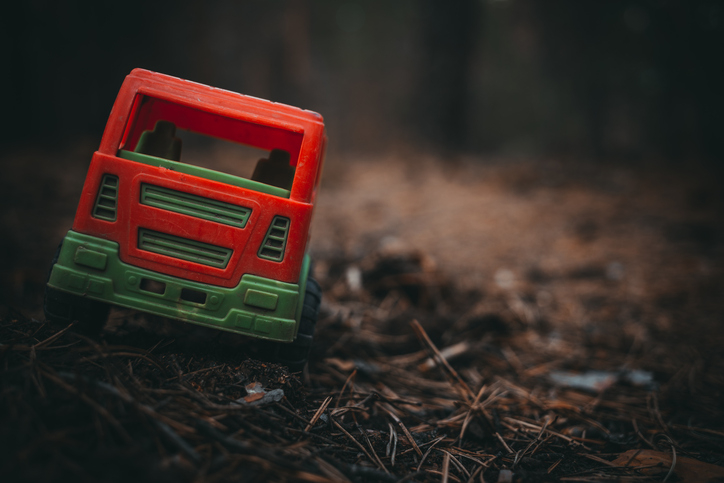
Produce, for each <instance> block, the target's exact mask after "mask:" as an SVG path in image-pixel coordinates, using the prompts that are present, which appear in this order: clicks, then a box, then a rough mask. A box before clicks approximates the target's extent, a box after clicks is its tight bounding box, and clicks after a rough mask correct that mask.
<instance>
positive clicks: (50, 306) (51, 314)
mask: <svg viewBox="0 0 724 483" xmlns="http://www.w3.org/2000/svg"><path fill="white" fill-rule="evenodd" d="M62 246H63V244H62V243H61V244H60V245H59V246H58V250H57V251H56V252H55V256H54V257H53V261H52V262H50V270H49V271H48V280H47V281H46V285H45V297H44V298H43V312H44V313H45V320H47V321H48V322H50V323H53V324H58V325H68V324H70V323H71V322H76V325H75V327H76V328H77V329H78V331H80V332H84V333H86V334H90V335H94V334H98V333H99V332H100V331H101V330H102V329H103V326H104V325H105V323H106V320H107V319H108V312H109V311H110V305H108V304H105V303H103V302H98V301H97V300H91V299H88V298H85V297H81V296H80V295H74V294H71V293H68V292H63V291H62V290H58V289H55V288H52V287H49V286H48V285H47V282H48V281H50V274H51V272H52V271H53V267H54V266H55V264H56V263H57V262H58V257H59V256H60V249H61V247H62Z"/></svg>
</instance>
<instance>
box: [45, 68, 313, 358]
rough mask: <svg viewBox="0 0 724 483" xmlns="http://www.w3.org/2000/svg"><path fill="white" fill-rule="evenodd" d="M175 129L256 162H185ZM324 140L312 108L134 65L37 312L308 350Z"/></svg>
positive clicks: (52, 316)
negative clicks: (110, 314)
mask: <svg viewBox="0 0 724 483" xmlns="http://www.w3.org/2000/svg"><path fill="white" fill-rule="evenodd" d="M186 134H193V135H194V136H196V138H198V137H199V136H202V137H209V138H215V139H220V140H223V141H227V142H230V143H234V144H239V145H244V146H248V147H252V148H256V150H257V152H262V153H264V154H266V157H264V158H262V159H260V160H259V161H258V163H257V164H256V167H255V169H254V171H253V173H248V174H249V175H250V176H249V177H248V178H247V177H241V176H237V175H235V174H228V173H224V172H220V171H215V170H211V169H208V168H205V167H202V166H198V165H196V164H192V163H189V162H186V160H185V159H184V155H183V153H182V150H183V149H182V139H183V138H184V135H186ZM325 144H326V135H325V130H324V123H323V120H322V117H321V116H320V115H319V114H316V113H314V112H310V111H306V110H302V109H298V108H295V107H291V106H287V105H283V104H277V103H273V102H269V101H266V100H262V99H257V98H253V97H249V96H244V95H241V94H237V93H234V92H229V91H226V90H222V89H216V88H213V87H209V86H205V85H202V84H198V83H194V82H189V81H186V80H182V79H178V78H175V77H170V76H167V75H163V74H158V73H154V72H150V71H147V70H142V69H135V70H133V71H132V72H131V74H130V75H128V76H127V77H126V80H125V82H124V83H123V85H122V87H121V89H120V92H119V93H118V97H117V99H116V102H115V104H114V105H113V109H112V111H111V114H110V117H109V119H108V123H107V125H106V129H105V132H104V134H103V138H102V140H101V145H100V148H99V149H98V151H96V152H95V153H94V154H93V158H92V160H91V164H90V167H89V168H88V174H87V176H86V180H85V185H84V187H83V192H82V195H81V199H80V203H79V205H78V210H77V212H76V216H75V220H74V223H73V227H72V229H71V231H69V233H68V235H67V236H66V238H65V239H64V241H63V243H62V245H61V248H60V249H59V253H58V254H57V257H56V260H54V265H53V268H52V271H51V275H50V278H49V282H48V288H47V290H46V303H45V308H46V316H47V317H48V318H49V319H53V320H60V321H72V320H77V321H79V322H84V323H92V320H91V319H98V318H99V317H102V315H103V313H104V310H105V313H106V314H107V307H108V305H109V304H115V305H120V306H125V307H130V308H135V309H139V310H143V311H147V312H150V313H154V314H158V315H163V316H167V317H170V318H175V319H180V320H184V321H187V322H192V323H196V324H199V325H204V326H209V327H214V328H217V329H221V330H225V331H230V332H236V333H240V334H246V335H251V336H255V337H260V338H264V339H269V340H272V341H277V342H280V343H287V344H290V343H291V344H292V346H289V347H295V346H294V343H295V341H297V345H299V343H302V342H303V343H302V345H303V346H304V348H302V349H300V350H299V351H297V352H302V351H304V350H307V351H308V347H307V345H308V344H307V342H308V343H309V344H311V334H310V333H309V332H310V328H309V327H307V326H309V325H310V324H312V327H311V330H313V322H314V321H316V311H317V309H318V306H319V288H318V286H317V285H316V282H314V281H311V282H310V283H308V282H307V281H308V274H309V257H308V256H307V255H306V247H307V241H308V236H309V226H310V222H311V218H312V211H313V206H314V201H315V196H316V193H317V188H318V186H319V179H320V174H321V171H322V164H323V158H324V151H325ZM310 318H314V319H315V320H314V321H309V320H306V321H303V319H310ZM300 326H303V327H302V330H301V332H302V334H298V333H299V332H300ZM298 336H299V337H298ZM302 338H303V339H305V340H304V341H301V340H298V339H302ZM306 339H309V340H308V341H307V340H306ZM304 357H306V353H305V354H304Z"/></svg>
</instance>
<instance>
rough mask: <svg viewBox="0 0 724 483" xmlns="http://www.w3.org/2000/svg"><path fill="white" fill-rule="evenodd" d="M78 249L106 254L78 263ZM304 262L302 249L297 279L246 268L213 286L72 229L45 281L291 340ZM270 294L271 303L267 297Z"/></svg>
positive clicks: (306, 259)
mask: <svg viewBox="0 0 724 483" xmlns="http://www.w3.org/2000/svg"><path fill="white" fill-rule="evenodd" d="M79 249H80V252H81V253H83V254H84V255H82V257H90V258H89V259H96V260H100V259H102V258H103V257H102V256H103V255H105V257H106V266H105V268H103V269H100V268H92V267H89V266H88V265H83V264H79V263H77V262H76V258H77V253H78V252H79ZM309 265H310V261H309V257H308V256H306V255H305V257H304V263H303V265H302V272H301V280H302V283H301V284H291V283H284V282H278V281H276V280H271V279H267V278H263V277H257V276H254V275H249V274H247V275H244V276H243V277H242V278H241V281H240V283H239V285H237V286H236V287H233V288H225V287H217V286H212V285H207V284H202V283H197V282H192V281H189V280H185V279H181V278H177V277H171V276H169V275H164V274H161V273H157V272H152V271H150V270H145V269H141V268H137V267H134V266H132V265H129V264H126V263H123V262H121V260H120V258H119V256H118V244H117V243H115V242H111V241H108V240H103V239H101V238H96V237H92V236H89V235H84V234H81V233H76V232H74V231H72V230H71V231H69V232H68V234H67V236H66V237H65V239H64V240H63V247H62V249H61V251H60V256H59V258H58V262H57V263H56V264H55V266H54V267H53V270H52V272H51V275H50V280H49V282H48V285H49V286H51V287H53V288H56V289H58V290H63V291H66V292H70V293H74V294H77V295H82V296H86V297H88V298H91V299H94V300H100V301H103V302H107V303H109V304H114V305H120V306H123V307H129V308H132V309H138V310H142V311H144V312H149V313H152V314H156V315H161V316H165V317H170V318H174V319H178V320H183V321H185V322H191V323H194V324H197V325H202V326H206V327H213V328H216V329H220V330H225V331H229V332H234V333H238V334H244V335H250V336H253V337H259V338H263V339H270V340H274V341H278V342H291V341H293V340H294V338H295V337H296V333H297V329H298V325H299V319H300V315H301V307H302V304H303V300H304V297H303V294H304V292H303V291H304V287H305V284H306V277H307V273H308V272H309ZM149 282H151V284H152V285H154V286H156V287H159V286H162V287H163V290H162V291H161V293H156V292H155V291H150V290H144V289H143V288H142V287H148V286H149V285H150V284H149ZM250 292H251V293H250ZM189 293H193V294H195V296H194V297H192V298H189V297H186V298H187V300H185V299H184V294H189ZM199 293H202V294H206V297H205V299H203V300H204V302H203V303H199V302H198V300H199V298H198V294H199ZM274 296H276V304H272V303H271V301H272V299H273V298H274ZM245 301H246V302H247V303H245ZM255 304H256V305H255ZM259 305H262V306H265V307H272V305H274V308H273V309H272V308H262V307H259Z"/></svg>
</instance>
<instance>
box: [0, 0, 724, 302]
mask: <svg viewBox="0 0 724 483" xmlns="http://www.w3.org/2000/svg"><path fill="white" fill-rule="evenodd" d="M0 36H2V41H1V42H0V46H1V47H0V48H2V49H3V58H4V69H3V75H2V76H0V82H1V83H2V90H3V92H5V100H4V101H3V107H4V109H3V111H4V112H3V116H2V117H1V118H0V119H1V120H0V122H2V128H1V129H0V163H2V166H3V176H2V179H1V180H0V205H1V206H2V215H1V216H2V218H1V219H0V227H2V230H3V236H2V237H0V273H1V274H2V277H0V281H1V282H2V286H1V288H2V290H0V298H1V300H2V301H3V302H4V303H6V304H10V305H13V306H16V307H21V308H35V309H37V308H38V307H39V301H40V294H41V293H42V287H43V283H44V279H45V276H46V270H47V265H48V261H49V259H50V257H51V256H52V253H53V250H54V247H55V246H56V244H57V243H58V241H59V240H60V239H61V238H62V236H63V234H64V233H65V231H66V230H67V229H68V228H69V227H70V224H71V223H72V217H73V214H74V211H75V207H76V204H77V200H78V197H79V194H80V190H81V187H82V183H83V179H84V176H85V170H86V168H87V165H88V162H89V161H90V157H91V153H92V152H93V151H94V150H95V149H96V148H97V146H98V143H99V140H100V137H101V134H102V131H103V128H104V125H105V122H106V120H107V116H108V113H109V112H110V109H111V106H112V104H113V101H114V99H115V96H116V94H117V92H118V88H119V87H120V85H121V83H122V81H123V78H124V76H125V75H126V74H128V73H129V72H130V71H131V69H133V68H135V67H143V68H147V69H151V70H155V71H159V72H163V73H167V74H171V75H174V76H178V77H181V78H186V79H190V80H194V81H197V82H201V83H205V84H209V85H213V86H217V87H221V88H226V89H229V90H233V91H237V92H242V93H245V94H249V95H253V96H258V97H262V98H268V99H272V100H274V101H279V102H284V103H288V104H291V105H295V106H299V107H303V108H306V109H311V110H314V111H317V112H319V113H321V114H322V115H323V116H324V118H325V121H326V125H327V129H328V133H329V138H330V146H329V150H328V156H327V164H326V168H325V169H326V173H325V188H324V190H323V192H324V193H323V195H322V197H321V198H320V207H319V209H318V210H317V220H316V221H315V223H316V225H315V233H316V234H315V237H314V239H313V240H314V241H313V243H314V245H313V248H314V249H315V251H316V254H317V257H318V258H322V259H324V258H330V257H332V258H335V257H336V258H337V259H345V260H348V261H349V260H355V259H360V258H362V257H363V256H364V255H365V250H371V249H372V248H371V247H377V246H379V245H382V244H384V243H387V244H388V245H389V244H392V245H394V243H392V242H395V241H400V240H401V241H402V244H403V245H405V246H407V247H409V248H415V249H420V250H422V251H423V252H425V253H427V254H430V255H432V256H433V257H434V258H435V259H437V260H438V261H440V262H441V268H442V269H444V270H445V271H448V272H451V273H453V274H456V273H465V274H468V275H469V274H470V273H471V272H478V275H479V277H481V278H480V280H484V281H486V283H488V282H490V281H492V280H494V279H495V276H496V274H500V273H502V274H503V275H504V276H503V279H506V277H507V278H508V279H509V278H510V277H509V276H508V275H509V274H511V273H512V274H517V275H516V276H517V277H518V279H521V277H522V278H525V277H524V276H523V275H521V274H525V273H539V272H540V270H542V269H541V266H543V267H544V269H545V270H548V271H554V272H555V271H558V272H560V273H563V272H566V271H569V272H571V273H573V272H575V271H576V270H579V271H580V270H582V273H584V274H585V273H598V274H603V275H601V276H602V277H604V279H605V276H604V275H605V274H606V273H608V272H607V270H608V268H611V267H613V268H611V270H613V272H615V273H619V272H620V273H623V272H622V271H621V270H622V269H621V268H620V267H621V266H623V265H625V264H628V265H627V266H628V267H629V268H628V269H627V271H626V273H627V274H629V275H630V274H632V273H634V272H635V270H633V269H631V267H632V266H633V264H635V263H638V261H640V260H642V259H643V258H645V256H646V255H649V254H650V252H651V250H652V248H651V247H652V244H655V243H658V242H659V241H661V240H673V242H672V243H675V244H676V243H688V244H689V245H687V246H688V247H689V248H687V250H688V251H686V256H689V255H691V256H693V257H694V258H693V261H691V260H689V261H687V262H685V263H684V262H682V263H683V265H682V266H685V267H687V268H686V270H689V272H691V273H695V274H698V273H700V272H701V273H706V274H707V275H706V276H707V277H709V278H711V279H716V280H718V278H717V277H718V274H719V271H718V270H719V268H717V267H720V265H721V264H720V263H719V261H720V258H721V257H720V254H721V241H722V239H723V238H724V237H723V236H722V233H724V230H722V226H721V220H722V217H721V208H720V207H721V205H722V199H723V198H722V190H721V189H720V185H719V180H720V179H721V177H720V174H721V172H722V168H723V167H724V147H723V144H724V143H722V132H723V128H724V123H722V113H724V94H723V93H722V86H724V68H723V65H724V56H723V55H722V54H723V53H724V49H723V46H724V4H723V3H722V2H720V1H715V0H699V1H691V0H637V1H634V0H610V1H606V2H594V1H588V2H582V1H580V0H550V1H546V2H539V1H535V0H457V1H455V2H449V1H445V0H400V1H394V2H390V1H383V0H367V1H337V0H334V1H333V0H318V1H311V0H307V1H303V0H299V1H292V0H267V1H234V0H208V1H206V2H203V3H201V2H192V1H190V0H175V1H173V2H172V1H168V0H160V1H155V2H146V1H140V0H129V1H127V2H124V3H123V4H117V3H113V2H91V1H79V0H76V1H61V2H57V1H50V0H33V1H26V2H14V3H13V5H12V6H9V7H6V8H5V10H4V13H3V15H2V16H1V17H0ZM360 160H362V161H360ZM360 162H361V163H362V164H360ZM543 188H545V189H548V190H549V191H546V192H545V193H544V194H542V195H540V196H538V195H537V194H540V193H543V192H542V191H541V190H540V189H543ZM559 188H560V189H559ZM551 189H553V191H550V190H551ZM561 189H562V190H564V191H561ZM555 190H558V191H555ZM647 190H648V191H647ZM581 192H583V193H585V196H584V195H581V194H580V193H581ZM536 193H537V194H536ZM634 196H638V198H636V199H635V200H634V199H633V198H632V197H634ZM651 200H655V201H651ZM636 203H638V205H637V204H636ZM471 206H472V207H473V209H472V210H471V209H470V207H471ZM634 206H637V207H638V208H637V209H638V210H639V211H631V210H632V209H633V208H632V207H634ZM564 208H565V210H568V211H565V210H563V211H562V209H564ZM471 213H472V215H473V218H466V216H468V215H470V214H471ZM551 217H553V218H551ZM556 217H557V218H556ZM622 220H623V221H622ZM616 223H618V225H617V224H616ZM652 227H653V228H652ZM635 230H639V231H637V232H636V233H640V234H641V238H640V240H639V242H638V244H633V245H631V239H632V233H633V232H634V231H635ZM647 230H648V231H647ZM623 234H625V235H626V236H627V237H628V238H627V239H622V238H621V237H622V235H623ZM443 235H445V236H443ZM566 237H568V238H566ZM569 239H572V240H575V241H576V242H575V243H578V244H579V245H577V246H578V249H579V252H575V250H573V249H572V248H571V246H570V243H569V244H566V243H568V241H570V240H569ZM566 240H568V241H566ZM597 241H598V242H600V243H601V247H603V248H601V249H600V250H598V249H594V248H595V247H592V245H591V243H596V242H597ZM383 242H384V243H383ZM579 242H580V243H579ZM627 243H628V244H627ZM470 247H475V250H474V253H475V255H474V258H475V261H474V262H472V261H471V260H472V258H471V257H470V256H464V255H465V254H469V253H470V251H469V250H470ZM623 249H628V250H629V252H630V253H629V254H628V255H625V254H623V253H620V252H621V250H623ZM556 250H558V251H556ZM671 250H676V251H677V252H676V253H679V254H680V253H684V252H682V251H681V246H680V245H675V246H674V247H673V248H671ZM575 253H579V254H580V256H578V255H575ZM461 254H462V255H461ZM692 254H693V255H692ZM682 256H683V255H682ZM627 257H628V258H627ZM707 257H708V258H707ZM717 257H719V258H717ZM629 259H630V260H629ZM546 260H547V261H546ZM626 260H629V261H627V262H626V263H624V261H626ZM669 260H671V257H670V254H668V252H666V253H664V252H662V254H660V257H659V258H656V257H651V260H650V263H649V265H647V267H649V268H647V269H646V270H643V269H642V270H643V271H644V272H646V273H649V275H650V276H651V277H652V278H655V277H656V276H657V275H658V274H657V272H656V271H655V268H656V267H659V266H661V264H662V263H665V261H669ZM687 260H688V259H687ZM716 260H719V261H716ZM330 263H331V262H330ZM471 263H472V265H471ZM546 264H547V265H546ZM612 264H613V265H612ZM328 265H329V264H328ZM331 265H333V263H331ZM331 265H330V266H331ZM669 266H673V265H671V264H669ZM471 267H472V268H473V270H470V268H471ZM511 267H513V268H511ZM516 267H517V268H516ZM545 267H548V268H545ZM561 267H568V268H561ZM591 267H593V268H591ZM607 267H608V268H607ZM617 267H619V268H617ZM701 267H704V268H701ZM707 267H708V268H707ZM712 267H714V268H712ZM545 270H544V271H545ZM586 270H588V271H586ZM591 270H593V272H591ZM647 270H648V271H647ZM702 270H703V272H702ZM689 272H687V273H689ZM546 273H547V272H546ZM566 273H567V272H566ZM620 273H619V275H620ZM506 274H508V275H506ZM619 275H615V274H614V275H613V276H614V278H615V277H618V276H619ZM692 276H693V275H692ZM697 276H698V275H697ZM674 278H676V277H674ZM627 280H632V279H631V278H628V279H627ZM636 283H638V282H636ZM636 283H633V282H632V284H633V285H632V286H640V284H639V285H636ZM716 286H717V287H718V285H716Z"/></svg>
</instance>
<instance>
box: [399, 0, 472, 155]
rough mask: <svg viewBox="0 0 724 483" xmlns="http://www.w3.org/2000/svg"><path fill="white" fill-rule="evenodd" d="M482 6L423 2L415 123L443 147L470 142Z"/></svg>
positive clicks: (426, 137)
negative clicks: (474, 63)
mask: <svg viewBox="0 0 724 483" xmlns="http://www.w3.org/2000/svg"><path fill="white" fill-rule="evenodd" d="M482 5H483V4H482V2H480V1H478V0H458V1H455V2H448V1H445V0H424V1H421V2H420V9H421V12H422V18H421V23H420V27H421V36H422V39H421V45H422V52H421V53H420V55H419V62H420V65H419V66H418V76H419V77H418V84H417V85H416V86H414V87H413V88H414V89H416V90H415V94H414V96H413V102H414V109H413V110H412V113H413V115H414V120H413V122H414V124H415V127H416V131H417V134H418V135H419V136H420V137H421V139H424V140H426V141H427V142H429V143H431V144H433V145H435V146H439V147H442V148H444V149H450V150H460V149H461V148H464V147H465V145H466V141H467V135H468V131H469V129H468V105H469V92H470V74H471V66H472V61H473V54H474V50H475V45H476V43H477V40H478V38H479V30H480V27H481V25H482V22H481V16H482V13H483V12H482Z"/></svg>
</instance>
